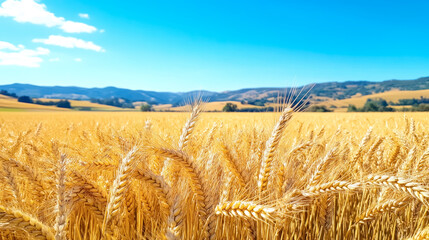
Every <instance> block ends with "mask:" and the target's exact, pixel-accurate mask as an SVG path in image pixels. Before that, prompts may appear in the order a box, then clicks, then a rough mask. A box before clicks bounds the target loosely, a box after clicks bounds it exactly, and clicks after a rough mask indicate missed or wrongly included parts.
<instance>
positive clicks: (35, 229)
mask: <svg viewBox="0 0 429 240" xmlns="http://www.w3.org/2000/svg"><path fill="white" fill-rule="evenodd" d="M0 220H1V221H2V222H5V223H6V225H8V226H11V227H16V228H19V229H23V230H24V231H25V232H27V233H28V234H29V235H30V236H31V237H32V238H34V239H48V240H54V239H55V236H54V234H53V231H52V229H51V228H50V227H48V226H46V225H45V224H43V223H41V222H40V221H39V220H37V219H36V218H34V217H32V216H30V215H29V214H27V213H24V212H21V211H19V210H16V209H10V208H7V207H5V206H2V205H0Z"/></svg>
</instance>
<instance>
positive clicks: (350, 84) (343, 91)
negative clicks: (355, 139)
mask: <svg viewBox="0 0 429 240" xmlns="http://www.w3.org/2000/svg"><path fill="white" fill-rule="evenodd" d="M302 88H305V89H310V88H311V86H309V85H306V86H301V87H298V88H297V90H298V91H300V90H301V89H302ZM0 89H3V90H7V91H8V92H10V93H16V94H17V95H18V96H23V95H27V96H30V97H33V98H56V99H74V100H89V99H91V98H99V99H100V98H112V97H116V98H123V99H128V100H130V101H132V102H136V101H144V102H149V103H152V104H173V105H175V106H176V105H180V104H182V103H183V102H184V100H187V99H190V98H191V97H193V96H196V95H202V96H204V98H207V99H208V100H209V101H212V102H219V101H242V100H249V101H250V100H251V101H255V100H266V101H267V100H268V101H270V99H273V98H276V97H277V96H278V94H279V92H280V93H284V92H286V91H288V90H289V91H290V89H291V88H246V89H240V90H234V91H224V92H210V91H191V92H177V93H173V92H154V91H144V90H130V89H124V88H116V87H105V88H81V87H60V86H52V87H48V86H35V85H30V84H17V83H15V84H9V85H0ZM424 89H429V77H422V78H419V79H415V80H387V81H382V82H369V81H346V82H328V83H319V84H315V85H314V86H313V87H312V89H311V91H310V94H311V96H312V98H313V102H318V101H319V102H320V101H325V100H341V99H346V98H351V97H353V96H356V94H361V95H362V96H365V95H371V94H375V93H382V92H387V91H392V90H401V91H415V90H424Z"/></svg>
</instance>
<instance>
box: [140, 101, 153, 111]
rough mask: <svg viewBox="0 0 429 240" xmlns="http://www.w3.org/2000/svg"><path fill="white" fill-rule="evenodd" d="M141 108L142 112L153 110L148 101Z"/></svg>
mask: <svg viewBox="0 0 429 240" xmlns="http://www.w3.org/2000/svg"><path fill="white" fill-rule="evenodd" d="M140 110H141V111H142V112H152V111H153V108H152V105H150V104H148V103H143V105H141V107H140Z"/></svg>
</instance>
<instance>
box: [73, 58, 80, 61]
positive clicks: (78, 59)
mask: <svg viewBox="0 0 429 240" xmlns="http://www.w3.org/2000/svg"><path fill="white" fill-rule="evenodd" d="M74 60H75V61H76V62H82V58H75V59H74Z"/></svg>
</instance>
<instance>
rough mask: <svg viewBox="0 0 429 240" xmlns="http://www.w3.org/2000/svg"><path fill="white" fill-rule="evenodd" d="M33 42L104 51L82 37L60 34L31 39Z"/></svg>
mask: <svg viewBox="0 0 429 240" xmlns="http://www.w3.org/2000/svg"><path fill="white" fill-rule="evenodd" d="M33 42H36V43H44V44H47V45H54V46H60V47H65V48H81V49H87V50H93V51H97V52H104V51H105V50H104V49H103V48H102V47H100V46H98V45H96V44H94V43H93V42H91V41H84V40H82V39H78V38H74V37H64V36H60V35H50V36H49V38H48V39H33Z"/></svg>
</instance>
